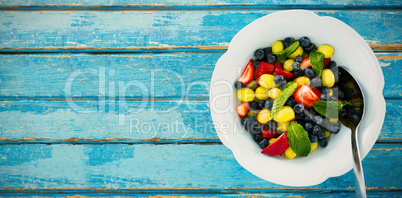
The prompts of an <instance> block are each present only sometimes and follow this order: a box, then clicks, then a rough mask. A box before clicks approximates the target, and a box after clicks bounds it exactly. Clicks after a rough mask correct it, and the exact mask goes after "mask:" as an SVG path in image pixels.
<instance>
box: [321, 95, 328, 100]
mask: <svg viewBox="0 0 402 198" xmlns="http://www.w3.org/2000/svg"><path fill="white" fill-rule="evenodd" d="M320 99H321V100H324V101H328V100H329V99H330V96H329V95H328V94H321V97H320Z"/></svg>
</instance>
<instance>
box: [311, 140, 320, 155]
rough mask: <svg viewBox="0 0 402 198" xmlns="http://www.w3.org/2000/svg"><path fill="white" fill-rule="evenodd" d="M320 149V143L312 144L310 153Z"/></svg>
mask: <svg viewBox="0 0 402 198" xmlns="http://www.w3.org/2000/svg"><path fill="white" fill-rule="evenodd" d="M317 147H318V142H314V143H311V149H310V153H311V152H313V151H315V150H316V149H317Z"/></svg>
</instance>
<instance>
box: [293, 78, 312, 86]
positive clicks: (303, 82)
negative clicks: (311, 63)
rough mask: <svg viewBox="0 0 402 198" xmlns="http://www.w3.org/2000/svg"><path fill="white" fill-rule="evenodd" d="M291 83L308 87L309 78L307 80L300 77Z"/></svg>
mask: <svg viewBox="0 0 402 198" xmlns="http://www.w3.org/2000/svg"><path fill="white" fill-rule="evenodd" d="M293 82H297V83H298V84H299V85H301V84H306V85H310V78H308V77H306V76H300V77H297V78H296V79H294V80H293Z"/></svg>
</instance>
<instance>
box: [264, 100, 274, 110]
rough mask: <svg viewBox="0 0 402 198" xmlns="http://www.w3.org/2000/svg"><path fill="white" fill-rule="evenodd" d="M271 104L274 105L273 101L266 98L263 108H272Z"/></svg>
mask: <svg viewBox="0 0 402 198" xmlns="http://www.w3.org/2000/svg"><path fill="white" fill-rule="evenodd" d="M272 105H274V101H272V100H267V101H266V102H265V105H264V106H265V108H266V109H268V110H271V109H272Z"/></svg>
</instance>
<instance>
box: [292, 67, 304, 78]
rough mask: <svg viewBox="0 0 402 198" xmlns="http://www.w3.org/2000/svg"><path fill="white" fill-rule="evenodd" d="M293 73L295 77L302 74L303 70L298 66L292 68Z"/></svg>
mask: <svg viewBox="0 0 402 198" xmlns="http://www.w3.org/2000/svg"><path fill="white" fill-rule="evenodd" d="M293 75H294V76H295V78H297V77H300V76H303V71H302V70H301V69H300V68H299V69H295V70H293Z"/></svg>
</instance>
